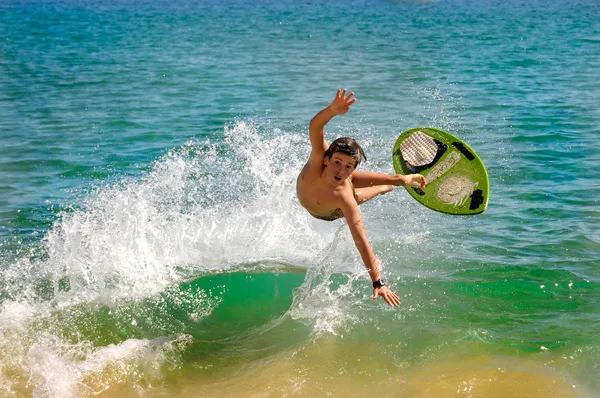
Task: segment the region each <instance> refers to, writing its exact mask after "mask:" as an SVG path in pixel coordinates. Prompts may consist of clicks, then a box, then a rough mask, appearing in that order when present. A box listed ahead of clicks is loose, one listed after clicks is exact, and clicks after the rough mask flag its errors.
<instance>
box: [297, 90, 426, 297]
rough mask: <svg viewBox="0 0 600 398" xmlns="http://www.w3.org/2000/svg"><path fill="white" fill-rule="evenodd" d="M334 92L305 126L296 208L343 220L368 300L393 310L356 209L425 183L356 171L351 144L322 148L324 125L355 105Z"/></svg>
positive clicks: (359, 154)
mask: <svg viewBox="0 0 600 398" xmlns="http://www.w3.org/2000/svg"><path fill="white" fill-rule="evenodd" d="M346 93H347V91H346V90H345V89H344V90H343V91H342V90H338V91H337V93H336V96H335V99H334V100H333V101H332V102H331V105H329V106H328V107H326V108H325V109H323V110H321V111H320V112H319V113H317V114H316V115H315V117H313V118H312V120H311V121H310V144H311V147H312V151H311V153H310V157H309V158H308V161H307V162H306V164H305V165H304V167H303V168H302V171H301V172H300V175H299V176H298V179H297V181H296V192H297V195H298V199H299V200H300V204H302V206H303V207H304V208H305V209H306V210H308V212H309V213H310V214H311V215H312V216H313V217H315V218H319V219H321V220H326V221H333V220H336V219H338V218H342V217H344V218H346V222H347V223H348V227H349V228H350V232H351V234H352V238H353V240H354V243H355V245H356V248H357V249H358V252H359V253H360V256H361V258H362V260H363V262H364V264H365V266H366V267H367V269H368V270H369V276H370V277H371V280H372V282H373V299H376V298H377V297H378V296H381V297H383V299H384V300H385V302H386V303H387V304H388V305H393V306H398V305H399V304H400V298H399V297H398V295H397V294H396V293H394V292H393V291H392V290H390V289H389V288H388V287H387V286H386V285H385V283H384V282H383V280H382V279H381V272H380V269H379V264H378V261H377V258H376V257H375V253H374V252H373V249H372V248H371V244H370V243H369V240H368V239H367V234H366V232H365V228H364V226H363V222H362V218H361V215H360V212H359V210H358V205H359V204H362V203H365V202H366V201H368V200H369V199H373V198H374V197H376V196H378V195H383V194H385V193H387V192H390V191H392V190H393V189H394V187H395V186H410V187H415V188H421V189H423V188H424V187H425V183H426V181H425V177H423V176H422V175H420V174H408V175H401V174H396V175H388V174H379V173H372V172H366V171H358V170H356V168H357V166H358V165H359V164H360V162H361V160H362V159H364V160H367V157H366V156H365V153H364V152H363V149H362V148H361V147H360V145H359V144H358V143H357V142H356V141H355V140H354V139H352V138H348V137H341V138H338V139H336V140H335V141H333V142H332V143H331V145H328V144H327V141H325V125H326V124H327V123H328V122H329V121H330V120H331V119H332V118H333V117H334V116H336V115H342V114H345V113H346V112H348V110H349V109H350V106H351V105H352V104H354V103H355V102H356V98H354V93H352V92H351V93H350V94H348V95H346Z"/></svg>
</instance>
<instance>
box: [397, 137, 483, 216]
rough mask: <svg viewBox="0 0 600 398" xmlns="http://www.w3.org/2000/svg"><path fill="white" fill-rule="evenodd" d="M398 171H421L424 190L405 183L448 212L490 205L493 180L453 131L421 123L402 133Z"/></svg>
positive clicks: (427, 203) (415, 194) (428, 202)
mask: <svg viewBox="0 0 600 398" xmlns="http://www.w3.org/2000/svg"><path fill="white" fill-rule="evenodd" d="M392 159H393V163H394V169H395V170H396V173H398V174H415V173H417V174H422V175H423V176H425V178H426V179H427V186H426V187H425V189H424V190H421V189H419V188H410V187H406V189H407V191H408V192H409V193H410V194H411V196H412V197H413V198H415V199H416V200H417V201H419V202H420V203H421V204H423V205H424V206H427V207H428V208H430V209H432V210H436V211H439V212H442V213H447V214H456V215H469V214H479V213H481V212H483V211H484V210H485V209H486V208H487V204H488V198H489V193H490V183H489V179H488V175H487V171H486V169H485V166H484V165H483V162H482V161H481V159H480V158H479V156H477V154H476V153H475V151H474V150H473V149H472V148H471V147H470V146H469V145H467V144H466V143H465V142H463V141H462V140H460V139H459V138H457V137H455V136H453V135H452V134H450V133H448V132H446V131H443V130H438V129H435V128H430V127H418V128H414V129H410V130H407V131H405V132H403V133H402V134H400V136H399V137H398V139H397V140H396V143H395V145H394V151H393V154H392Z"/></svg>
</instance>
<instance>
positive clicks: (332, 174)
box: [323, 152, 356, 185]
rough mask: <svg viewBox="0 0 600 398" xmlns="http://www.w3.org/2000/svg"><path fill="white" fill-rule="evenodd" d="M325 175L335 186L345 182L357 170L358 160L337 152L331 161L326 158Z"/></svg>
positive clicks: (324, 161) (324, 162)
mask: <svg viewBox="0 0 600 398" xmlns="http://www.w3.org/2000/svg"><path fill="white" fill-rule="evenodd" d="M323 164H324V165H325V175H326V177H327V180H328V181H329V182H331V183H333V184H334V185H339V184H341V183H342V182H344V181H345V180H346V179H347V178H348V177H350V174H352V172H353V171H354V169H355V168H356V158H355V157H354V156H350V155H346V154H345V153H341V152H335V153H334V154H333V155H331V159H329V158H328V157H325V159H324V160H323Z"/></svg>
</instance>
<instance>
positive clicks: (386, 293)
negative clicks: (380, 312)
mask: <svg viewBox="0 0 600 398" xmlns="http://www.w3.org/2000/svg"><path fill="white" fill-rule="evenodd" d="M377 296H381V297H383V299H384V300H385V302H386V303H388V305H393V306H394V307H397V306H399V305H400V297H398V295H397V294H396V293H394V292H392V291H391V290H390V289H388V288H387V286H380V287H376V288H375V289H373V300H375V299H377Z"/></svg>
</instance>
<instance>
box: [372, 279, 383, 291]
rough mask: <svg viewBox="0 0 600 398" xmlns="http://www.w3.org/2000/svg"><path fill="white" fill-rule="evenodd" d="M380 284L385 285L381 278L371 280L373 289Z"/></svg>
mask: <svg viewBox="0 0 600 398" xmlns="http://www.w3.org/2000/svg"><path fill="white" fill-rule="evenodd" d="M381 286H385V282H384V281H383V279H377V280H376V281H375V282H373V289H375V288H378V287H381Z"/></svg>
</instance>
